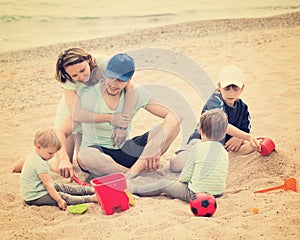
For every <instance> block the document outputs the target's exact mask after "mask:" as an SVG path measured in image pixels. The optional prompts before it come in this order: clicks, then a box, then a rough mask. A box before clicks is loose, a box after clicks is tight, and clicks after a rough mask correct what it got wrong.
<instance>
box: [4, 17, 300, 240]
mask: <svg viewBox="0 0 300 240" xmlns="http://www.w3.org/2000/svg"><path fill="white" fill-rule="evenodd" d="M45 37H46V36H45ZM299 43H300V13H293V14H286V15H281V16H276V17H271V18H261V19H233V20H215V21H199V22H189V23H184V24H177V25H169V26H164V27H160V28H153V29H145V30H142V31H136V32H132V33H128V34H123V35H120V36H114V37H108V38H101V39H91V40H88V41H82V42H70V43H64V44H59V45H52V46H47V47H40V48H34V49H28V50H22V51H16V52H9V53H5V54H2V55H0V61H1V65H0V73H1V76H2V79H1V82H0V86H1V91H0V92H1V94H0V109H1V111H0V114H1V121H0V127H1V136H0V146H1V156H0V163H1V164H0V165H1V167H0V173H1V179H0V186H1V187H0V193H1V199H0V204H1V206H2V207H1V209H0V213H1V220H0V226H1V232H0V238H1V239H2V240H8V239H56V240H57V239H106V240H108V239H148V240H151V239H299V238H300V198H299V193H297V192H293V191H283V190H277V191H273V192H269V193H264V194H254V193H253V192H254V191H255V190H259V189H262V188H267V187H272V186H276V185H281V184H283V182H284V180H285V179H286V178H289V177H296V178H297V179H298V180H300V168H299V167H300V162H299V159H300V148H299V139H300V125H299V119H300V105H299V98H298V95H299V92H300V81H299V76H300V68H299V63H300V55H299V52H300V44H299ZM73 46H80V47H83V48H85V49H87V50H88V51H90V52H95V53H97V52H98V53H103V54H107V55H113V54H115V53H117V52H120V51H122V52H123V51H131V50H133V49H140V48H159V49H168V50H171V51H174V52H178V53H181V54H182V55H184V56H187V57H189V58H190V59H193V61H195V62H196V63H198V64H199V65H201V66H202V67H203V68H204V69H205V71H206V72H207V73H208V74H209V75H210V76H211V78H212V80H213V81H214V83H216V82H217V79H218V74H219V72H220V70H221V69H222V67H224V66H225V65H228V64H237V65H239V66H240V67H241V68H242V69H243V70H244V73H245V77H246V85H245V89H244V92H243V93H242V95H241V98H242V99H243V100H244V101H245V102H246V103H247V104H248V106H249V110H250V113H251V117H252V128H253V133H254V134H255V135H256V136H258V137H269V138H271V139H272V140H273V141H274V142H275V144H276V151H275V152H272V153H271V154H270V155H269V156H262V155H260V154H259V153H253V154H251V155H249V156H244V157H234V158H231V159H230V166H229V174H228V179H227V188H226V192H225V194H224V196H223V197H221V198H219V199H217V204H218V208H217V211H216V213H215V215H214V216H213V217H211V218H201V217H194V216H193V214H192V213H191V211H190V209H189V204H187V203H185V202H182V201H180V200H176V199H170V198H167V197H165V196H159V197H143V198H142V197H140V198H138V199H136V201H137V205H136V206H135V207H130V209H129V210H127V211H126V212H121V213H115V214H113V215H111V216H107V215H105V214H104V213H103V211H102V210H101V207H100V206H99V205H98V204H92V203H91V204H89V209H88V211H87V212H86V213H85V214H83V215H73V214H71V213H68V212H67V211H66V212H64V211H61V210H59V209H58V208H56V207H47V206H46V207H36V206H26V205H24V203H23V200H22V199H21V197H20V194H19V174H12V173H10V170H11V168H12V166H13V164H14V163H15V162H17V161H18V159H20V158H25V157H26V156H27V155H28V154H29V153H30V152H31V151H33V144H32V139H33V136H34V133H35V131H36V130H37V129H40V128H43V127H52V126H53V122H54V117H55V111H56V106H57V104H58V103H59V101H60V98H61V94H62V89H61V88H60V87H59V85H58V84H57V83H56V82H55V81H54V80H53V75H54V67H55V61H56V56H57V54H58V53H59V52H60V51H61V50H63V49H65V48H67V47H73ZM145 57H146V56H145ZM174 61H176V59H175V60H174ZM134 81H135V82H136V83H137V84H139V85H143V84H148V83H149V82H151V83H155V84H161V85H163V86H168V87H170V88H171V89H174V90H175V91H177V92H179V93H180V94H181V96H184V97H185V98H186V101H187V102H188V103H189V105H190V108H191V109H192V110H193V111H194V113H195V115H196V117H197V118H198V117H199V113H200V110H201V108H202V106H203V99H201V98H200V97H199V94H197V92H195V90H194V88H193V87H191V86H190V85H189V84H188V83H187V82H186V81H185V80H183V79H181V78H180V77H178V76H175V75H174V74H170V73H168V72H165V71H157V70H155V69H153V70H146V71H138V72H137V73H136V75H135V77H134ZM187 120H188V119H184V121H187ZM159 122H160V120H159V119H156V118H153V117H151V116H150V115H149V114H146V113H144V112H142V113H138V114H137V116H136V118H135V120H134V125H135V128H134V131H133V132H132V134H133V135H135V134H138V133H142V132H144V131H146V130H148V129H149V128H150V127H151V126H152V125H151V124H153V125H154V124H155V123H159ZM193 127H194V126H192V128H193ZM180 136H181V135H180ZM180 136H179V137H178V139H176V141H174V143H173V144H172V145H171V147H170V149H169V150H168V152H167V153H166V154H165V155H164V156H163V157H162V164H163V166H162V167H163V169H164V170H166V177H174V175H172V174H170V173H169V172H168V171H167V164H168V160H169V159H170V158H171V157H172V156H173V154H174V152H175V151H176V150H177V149H178V148H179V147H180V145H181V143H182V141H181V139H180ZM76 169H77V171H78V172H79V170H78V168H77V167H76ZM78 174H79V176H80V178H82V179H85V177H86V175H84V174H82V173H78ZM51 176H52V178H53V181H60V182H68V180H66V179H62V178H61V177H60V176H57V175H55V174H51ZM145 178H146V179H147V178H152V177H151V176H150V175H149V174H146V176H145ZM153 178H156V175H154V176H153ZM73 184H75V183H73ZM253 208H258V209H259V212H258V213H257V214H254V213H253V212H252V209H253Z"/></svg>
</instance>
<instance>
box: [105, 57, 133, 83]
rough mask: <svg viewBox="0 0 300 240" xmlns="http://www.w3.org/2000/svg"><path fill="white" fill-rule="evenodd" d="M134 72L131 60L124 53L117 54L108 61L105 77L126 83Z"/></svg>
mask: <svg viewBox="0 0 300 240" xmlns="http://www.w3.org/2000/svg"><path fill="white" fill-rule="evenodd" d="M134 70H135V66H134V60H133V58H132V57H130V56H129V55H128V54H126V53H119V54H117V55H115V56H113V57H112V58H111V59H110V60H109V62H108V64H107V67H106V72H105V76H106V77H108V78H117V79H120V80H121V81H123V82H127V81H129V79H130V78H131V77H132V75H133V73H134Z"/></svg>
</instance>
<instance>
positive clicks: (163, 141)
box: [141, 101, 182, 171]
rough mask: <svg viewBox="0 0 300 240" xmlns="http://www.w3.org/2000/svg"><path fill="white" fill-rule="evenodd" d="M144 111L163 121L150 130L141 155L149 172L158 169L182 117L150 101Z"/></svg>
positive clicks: (174, 136)
mask: <svg viewBox="0 0 300 240" xmlns="http://www.w3.org/2000/svg"><path fill="white" fill-rule="evenodd" d="M145 109H146V110H147V111H149V112H150V113H152V114H153V115H155V116H157V117H160V118H163V119H164V121H163V123H162V124H161V125H158V126H155V127H153V128H152V129H151V131H150V133H149V137H148V142H147V144H146V146H145V149H144V151H143V153H142V155H141V158H144V159H145V160H146V168H147V169H148V170H150V171H151V170H156V169H157V168H158V167H159V161H160V156H161V155H162V154H163V153H165V152H166V151H167V149H168V148H169V146H170V145H171V143H172V142H173V140H174V139H175V138H176V137H177V135H178V133H179V130H180V123H181V121H182V117H181V116H180V115H179V114H176V113H175V112H173V111H171V110H170V109H169V108H167V107H166V106H163V105H161V104H159V103H155V102H153V101H150V102H149V103H148V104H147V106H146V108H145Z"/></svg>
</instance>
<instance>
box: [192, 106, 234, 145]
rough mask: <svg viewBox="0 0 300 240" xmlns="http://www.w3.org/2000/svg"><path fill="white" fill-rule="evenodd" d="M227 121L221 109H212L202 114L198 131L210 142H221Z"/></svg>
mask: <svg viewBox="0 0 300 240" xmlns="http://www.w3.org/2000/svg"><path fill="white" fill-rule="evenodd" d="M227 127H228V119H227V115H226V113H225V112H223V111H222V110H221V109H218V108H216V109H212V110H208V111H206V112H204V113H203V114H202V115H201V117H200V123H199V127H198V129H199V130H200V129H201V130H202V132H203V133H204V134H205V135H206V137H208V138H209V139H210V140H212V141H217V142H219V141H221V140H222V139H224V137H225V135H226V130H227Z"/></svg>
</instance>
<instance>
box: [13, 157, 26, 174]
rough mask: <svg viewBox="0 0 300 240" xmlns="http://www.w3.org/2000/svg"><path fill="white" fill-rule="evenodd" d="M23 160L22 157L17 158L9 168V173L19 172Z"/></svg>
mask: <svg viewBox="0 0 300 240" xmlns="http://www.w3.org/2000/svg"><path fill="white" fill-rule="evenodd" d="M24 162H25V160H24V159H19V160H18V161H17V162H16V163H15V165H14V166H13V168H12V169H11V171H10V172H11V173H20V172H21V171H22V168H23V165H24Z"/></svg>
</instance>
